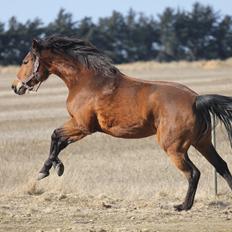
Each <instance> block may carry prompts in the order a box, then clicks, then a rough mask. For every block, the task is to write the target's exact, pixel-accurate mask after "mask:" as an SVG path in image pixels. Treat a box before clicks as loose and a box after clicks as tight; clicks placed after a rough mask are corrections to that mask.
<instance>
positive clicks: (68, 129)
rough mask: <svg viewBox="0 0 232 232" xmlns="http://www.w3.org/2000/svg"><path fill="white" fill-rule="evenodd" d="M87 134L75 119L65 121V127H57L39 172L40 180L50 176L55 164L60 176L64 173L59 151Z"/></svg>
mask: <svg viewBox="0 0 232 232" xmlns="http://www.w3.org/2000/svg"><path fill="white" fill-rule="evenodd" d="M86 135H87V133H85V132H84V131H83V130H81V129H79V128H78V125H77V124H76V123H75V121H74V120H73V119H71V120H70V121H68V122H67V123H65V125H64V126H63V127H61V128H58V129H55V130H54V132H53V133H52V136H51V146H50V153H49V156H48V159H47V160H46V161H45V162H44V165H43V167H42V169H41V170H40V172H39V175H38V180H41V179H43V178H45V177H47V176H49V170H50V169H51V167H52V166H54V168H55V170H56V171H57V174H58V176H61V175H63V173H64V165H63V163H62V162H61V160H60V159H59V158H58V155H59V153H60V152H61V151H62V150H63V149H64V148H65V147H67V146H68V145H69V144H70V143H73V142H76V141H78V140H80V139H82V138H83V137H85V136H86Z"/></svg>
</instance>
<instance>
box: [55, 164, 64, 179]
mask: <svg viewBox="0 0 232 232" xmlns="http://www.w3.org/2000/svg"><path fill="white" fill-rule="evenodd" d="M55 170H56V173H57V175H58V176H62V175H63V173H64V165H63V163H58V164H57V165H56V167H55Z"/></svg>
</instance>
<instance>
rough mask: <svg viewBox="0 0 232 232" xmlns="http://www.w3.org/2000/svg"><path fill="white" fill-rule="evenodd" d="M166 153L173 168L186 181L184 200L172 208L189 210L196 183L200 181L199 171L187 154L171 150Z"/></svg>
mask: <svg viewBox="0 0 232 232" xmlns="http://www.w3.org/2000/svg"><path fill="white" fill-rule="evenodd" d="M167 153H168V155H169V156H170V158H171V160H172V162H173V163H174V164H175V166H176V167H177V168H178V169H179V170H180V171H181V172H182V173H183V174H184V175H185V177H186V178H187V180H188V190H187V194H186V196H185V200H184V202H183V203H182V204H180V205H176V206H174V208H175V210H176V211H182V210H189V209H191V207H192V205H193V202H194V198H195V194H196V190H197V186H198V182H199V179H200V171H199V170H198V169H197V168H196V166H195V165H194V164H193V163H192V161H191V160H190V159H189V157H188V154H187V152H183V151H182V152H180V151H178V150H176V149H174V150H173V149H172V148H171V149H168V150H167Z"/></svg>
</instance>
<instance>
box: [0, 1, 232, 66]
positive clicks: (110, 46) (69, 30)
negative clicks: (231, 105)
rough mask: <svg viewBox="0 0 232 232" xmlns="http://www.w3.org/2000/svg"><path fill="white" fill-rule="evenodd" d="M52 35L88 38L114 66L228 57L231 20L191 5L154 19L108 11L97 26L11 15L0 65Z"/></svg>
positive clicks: (61, 16)
mask: <svg viewBox="0 0 232 232" xmlns="http://www.w3.org/2000/svg"><path fill="white" fill-rule="evenodd" d="M52 34H57V35H66V36H77V37H79V38H83V39H87V40H89V41H91V42H92V43H93V44H94V45H95V46H96V47H97V48H98V49H99V50H102V51H103V52H104V53H105V54H107V55H108V56H110V57H111V58H112V60H113V61H114V62H115V63H125V62H134V61H138V60H143V61H147V60H157V61H161V62H163V61H165V62H167V61H178V60H189V61H194V60H201V59H226V58H228V57H231V56H232V16H230V15H223V16H222V15H221V14H220V13H219V12H217V11H215V10H214V9H213V8H212V7H211V6H208V5H202V4H201V3H198V2H196V3H195V4H193V6H192V9H191V10H190V11H186V10H180V9H172V8H169V7H167V8H166V9H165V10H164V11H163V12H162V13H161V14H159V15H157V16H156V17H153V16H147V15H145V14H143V13H137V12H135V11H134V10H133V9H130V10H129V11H128V13H127V14H125V15H123V14H122V13H120V12H117V11H113V12H112V14H111V16H109V17H101V18H99V19H98V21H97V22H94V21H93V20H92V18H90V17H85V18H83V19H81V20H79V21H75V20H74V19H73V15H72V14H71V13H69V12H66V11H65V10H64V9H61V10H60V11H59V12H58V14H57V16H56V18H55V20H54V21H53V22H50V23H48V24H47V25H44V24H43V22H42V21H41V20H40V19H39V18H36V19H34V20H28V21H27V22H26V23H21V22H18V21H17V18H16V17H14V16H13V17H11V18H10V19H9V21H8V23H7V25H5V24H4V23H2V22H0V65H9V64H19V62H21V61H22V58H23V57H24V56H25V54H26V53H27V51H28V50H29V49H30V47H31V41H32V39H33V38H43V37H46V36H49V35H52Z"/></svg>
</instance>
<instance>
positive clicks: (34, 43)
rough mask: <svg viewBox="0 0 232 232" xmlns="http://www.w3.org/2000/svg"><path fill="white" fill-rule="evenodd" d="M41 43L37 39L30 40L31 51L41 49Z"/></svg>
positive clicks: (37, 51)
mask: <svg viewBox="0 0 232 232" xmlns="http://www.w3.org/2000/svg"><path fill="white" fill-rule="evenodd" d="M41 48H42V45H41V42H40V41H39V40H37V39H33V40H32V51H33V52H34V53H39V52H40V51H41Z"/></svg>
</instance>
